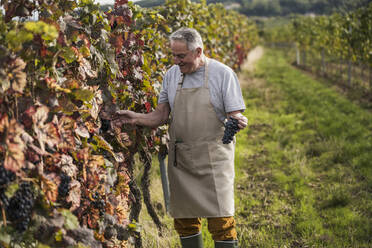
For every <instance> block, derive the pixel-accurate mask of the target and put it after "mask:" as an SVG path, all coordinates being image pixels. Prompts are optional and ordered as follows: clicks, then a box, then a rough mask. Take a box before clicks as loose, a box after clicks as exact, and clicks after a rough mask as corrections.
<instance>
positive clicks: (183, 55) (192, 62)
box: [170, 41, 201, 74]
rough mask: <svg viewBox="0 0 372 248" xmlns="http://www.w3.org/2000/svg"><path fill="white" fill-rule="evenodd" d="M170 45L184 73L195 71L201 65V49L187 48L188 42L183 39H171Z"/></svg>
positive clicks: (175, 60) (174, 57)
mask: <svg viewBox="0 0 372 248" xmlns="http://www.w3.org/2000/svg"><path fill="white" fill-rule="evenodd" d="M170 47H171V50H172V55H173V61H174V63H175V64H176V65H178V66H179V67H180V70H181V72H182V73H185V74H187V73H191V72H194V71H195V70H196V69H197V68H198V67H199V63H200V55H201V49H199V48H198V49H196V50H195V51H190V50H188V49H187V45H186V43H184V42H182V41H171V45H170Z"/></svg>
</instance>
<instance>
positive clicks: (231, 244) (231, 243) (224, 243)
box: [214, 240, 239, 248]
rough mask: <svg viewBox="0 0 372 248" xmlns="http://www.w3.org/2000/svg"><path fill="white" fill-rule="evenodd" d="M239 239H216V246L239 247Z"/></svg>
mask: <svg viewBox="0 0 372 248" xmlns="http://www.w3.org/2000/svg"><path fill="white" fill-rule="evenodd" d="M238 247H239V246H238V241H237V240H226V241H214V248H238Z"/></svg>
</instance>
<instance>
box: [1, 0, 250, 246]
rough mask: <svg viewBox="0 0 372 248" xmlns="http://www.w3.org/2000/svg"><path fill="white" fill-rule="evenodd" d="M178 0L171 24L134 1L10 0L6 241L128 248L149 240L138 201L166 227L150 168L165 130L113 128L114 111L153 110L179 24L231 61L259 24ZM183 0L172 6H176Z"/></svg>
mask: <svg viewBox="0 0 372 248" xmlns="http://www.w3.org/2000/svg"><path fill="white" fill-rule="evenodd" d="M181 2H182V3H181ZM178 3H180V4H182V6H183V10H182V13H183V15H185V17H186V19H185V22H182V23H181V22H178V21H172V19H169V20H168V18H169V17H170V16H168V14H167V13H166V11H165V10H166V9H164V7H160V8H159V9H155V10H148V9H141V8H140V7H138V6H136V5H134V4H133V3H131V2H128V1H127V0H120V1H119V0H118V1H116V2H115V8H114V10H112V11H109V12H108V13H103V12H102V11H100V8H99V6H98V5H97V4H95V3H94V2H93V1H92V0H80V1H73V0H65V1H53V0H52V1H48V3H46V2H45V0H36V1H34V0H33V1H31V0H22V1H8V0H6V1H2V6H1V7H3V9H4V15H2V14H0V51H1V52H0V80H1V82H2V84H1V87H0V137H1V140H2V141H3V142H2V143H1V144H0V158H1V165H0V207H1V210H2V211H1V213H2V218H1V220H0V221H1V222H2V224H4V225H1V227H0V231H1V233H2V234H4V235H5V236H4V237H6V238H5V239H2V240H0V244H1V246H5V247H8V246H9V245H10V243H9V242H11V243H12V244H15V243H19V244H25V243H27V244H28V243H30V244H38V245H42V246H45V247H48V246H49V247H82V246H85V247H126V245H127V244H128V242H130V240H131V238H130V237H131V236H134V242H135V245H136V247H141V233H140V232H139V228H138V227H139V226H138V224H137V223H138V221H139V213H140V211H141V199H142V197H143V199H144V201H145V204H146V207H147V210H148V211H149V213H150V214H151V216H152V218H153V220H154V222H155V223H156V225H157V226H158V228H159V232H161V227H162V224H161V223H160V221H159V218H158V217H157V214H156V211H155V210H154V209H153V207H152V205H151V197H150V193H149V191H148V187H149V180H148V175H149V174H148V173H149V170H150V168H151V154H153V153H155V152H157V151H158V150H159V149H163V148H164V147H161V146H165V145H166V142H167V140H166V136H165V135H166V129H165V128H160V129H159V130H158V131H157V132H156V131H154V130H150V129H145V128H138V127H133V126H129V125H124V126H123V127H121V128H117V127H113V126H112V125H111V118H112V116H113V114H114V113H115V112H116V111H117V110H119V109H130V110H134V111H137V112H142V113H148V112H150V111H152V110H153V109H154V108H155V107H156V104H157V98H156V97H157V94H158V93H159V89H160V85H161V81H162V75H164V73H165V71H166V69H167V68H168V67H169V66H170V65H171V63H172V62H171V61H170V60H169V59H168V52H169V51H168V48H167V47H166V46H164V44H166V41H167V37H168V35H169V34H170V33H171V32H172V31H174V30H175V29H177V28H178V27H179V26H181V25H184V26H195V27H196V28H198V29H200V30H203V36H205V37H206V53H207V54H208V55H209V56H211V57H215V58H218V59H221V60H222V61H231V62H229V63H230V65H231V67H233V68H235V69H238V68H239V65H240V64H241V63H242V59H244V56H245V54H246V53H247V52H248V50H249V49H250V48H251V47H252V46H254V45H255V43H256V42H257V35H256V34H257V32H256V29H255V26H254V25H253V24H252V23H251V22H249V21H248V20H243V19H242V18H239V16H238V17H234V15H235V13H232V12H227V11H226V10H225V9H223V8H222V7H221V5H208V6H207V5H206V2H205V1H203V2H202V3H201V4H196V3H192V2H190V1H179V2H178ZM178 3H177V1H167V5H166V8H168V10H170V11H171V12H172V13H174V12H176V11H179V10H178V8H179V5H178ZM16 10H17V11H16ZM18 10H19V11H18ZM20 10H22V11H20ZM211 11H212V12H213V14H209V13H210V12H211ZM35 13H38V15H37V16H38V18H37V20H35V19H34V17H33V16H34V14H35ZM201 14H202V15H201ZM214 15H218V16H223V15H226V16H228V18H227V20H228V21H227V24H226V25H227V27H229V29H227V28H226V27H225V28H220V30H221V32H220V34H219V35H217V33H218V32H216V27H219V26H221V27H222V26H224V25H225V24H223V22H222V20H220V19H218V18H216V16H214ZM203 23H204V24H203ZM212 24H213V25H212ZM226 25H225V26H226ZM205 28H207V29H205ZM222 31H223V32H222ZM231 34H233V36H232V37H231ZM227 41H229V42H227ZM224 44H228V46H225V45H224ZM235 55H239V56H238V57H239V59H237V60H231V59H229V58H231V57H234V56H235ZM136 153H139V155H140V157H141V161H142V163H144V164H145V166H144V167H145V169H144V176H143V178H142V182H141V189H140V187H138V186H137V184H136V182H135V181H134V178H133V169H134V166H135V164H134V155H135V154H136ZM141 191H142V192H141ZM130 195H131V196H133V197H130ZM4 240H5V241H4ZM7 240H10V241H7Z"/></svg>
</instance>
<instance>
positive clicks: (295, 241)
mask: <svg viewBox="0 0 372 248" xmlns="http://www.w3.org/2000/svg"><path fill="white" fill-rule="evenodd" d="M244 73H245V75H244V76H245V77H246V78H248V80H249V84H248V86H247V87H246V88H244V89H243V94H244V98H245V102H246V105H247V110H246V112H245V115H246V116H247V117H248V119H249V128H247V129H245V130H244V131H242V132H240V133H239V134H238V138H237V146H236V160H235V162H236V191H235V201H236V218H237V223H238V235H239V240H240V247H242V248H248V247H263V248H266V247H267V248H273V247H281V248H282V247H283V248H284V247H288V248H289V247H334V248H340V247H342V248H343V247H345V248H346V247H352V248H354V247H355V248H359V247H361V248H362V247H372V240H371V237H372V162H371V161H372V152H371V151H372V133H371V130H372V114H371V112H369V111H366V110H364V109H363V108H361V107H360V106H358V105H356V104H353V103H352V102H350V101H349V100H348V99H347V98H345V97H344V96H342V95H340V94H339V93H337V91H336V90H334V89H333V88H332V87H329V84H324V83H321V82H319V81H316V80H314V79H313V78H312V77H311V76H309V75H306V74H304V73H302V72H301V71H299V70H298V69H295V68H293V67H292V66H291V65H290V64H289V63H288V62H287V61H286V59H285V54H283V53H281V52H278V51H274V50H266V51H265V55H264V57H263V58H262V59H261V60H260V61H259V63H258V65H257V68H256V70H255V71H254V72H253V73H248V72H244ZM152 170H153V171H152V173H153V178H152V185H153V186H152V189H151V190H152V196H153V201H154V204H155V205H159V203H162V192H161V184H160V179H159V175H158V174H159V173H158V171H159V170H158V166H157V165H156V164H155V165H154V166H153V169H152ZM158 212H159V215H161V217H162V221H163V222H164V223H165V224H166V225H167V229H166V230H165V232H164V234H163V237H159V236H158V235H157V232H156V229H155V227H154V225H153V224H151V220H150V217H148V215H147V214H146V210H145V209H143V210H142V215H141V223H142V226H143V232H142V235H143V239H144V247H151V248H155V247H161V248H163V247H180V246H179V241H178V237H177V234H176V233H175V231H174V230H173V221H172V219H171V218H170V217H169V216H167V215H165V214H164V209H159V211H158ZM203 234H204V240H205V247H206V248H212V247H213V242H212V240H211V238H210V235H209V234H208V232H207V228H206V223H205V222H204V223H203Z"/></svg>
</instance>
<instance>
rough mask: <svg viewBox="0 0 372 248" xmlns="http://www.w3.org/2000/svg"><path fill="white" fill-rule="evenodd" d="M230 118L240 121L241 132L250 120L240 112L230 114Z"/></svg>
mask: <svg viewBox="0 0 372 248" xmlns="http://www.w3.org/2000/svg"><path fill="white" fill-rule="evenodd" d="M228 116H229V117H232V118H234V119H237V120H238V121H239V123H238V127H239V128H240V130H242V129H244V128H245V127H246V126H247V125H248V119H247V117H245V116H244V115H242V113H240V112H232V113H229V114H228Z"/></svg>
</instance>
